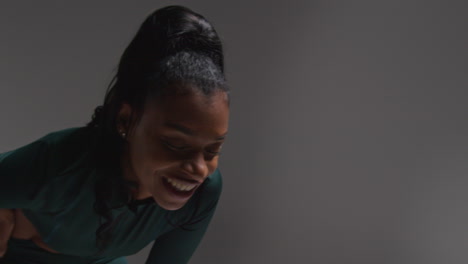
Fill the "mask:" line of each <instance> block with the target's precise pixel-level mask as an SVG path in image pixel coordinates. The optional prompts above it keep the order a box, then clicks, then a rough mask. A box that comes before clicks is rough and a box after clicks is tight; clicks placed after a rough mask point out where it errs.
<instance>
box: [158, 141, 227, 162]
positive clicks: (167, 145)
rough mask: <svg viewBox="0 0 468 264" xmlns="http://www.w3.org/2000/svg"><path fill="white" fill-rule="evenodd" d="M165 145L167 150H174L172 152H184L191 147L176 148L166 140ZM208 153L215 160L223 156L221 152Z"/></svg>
mask: <svg viewBox="0 0 468 264" xmlns="http://www.w3.org/2000/svg"><path fill="white" fill-rule="evenodd" d="M163 143H164V145H165V146H166V147H167V148H169V149H170V150H172V151H184V150H187V149H189V147H187V146H183V147H177V146H174V145H172V144H171V143H169V142H167V141H164V140H163ZM207 152H208V154H210V155H211V156H210V157H211V158H214V157H216V156H220V155H221V152H220V151H207Z"/></svg>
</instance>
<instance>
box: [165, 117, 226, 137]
mask: <svg viewBox="0 0 468 264" xmlns="http://www.w3.org/2000/svg"><path fill="white" fill-rule="evenodd" d="M164 125H165V126H166V127H169V128H172V129H175V130H177V131H179V132H181V133H183V134H185V135H188V136H195V132H193V131H192V130H191V129H190V128H188V127H185V126H183V125H180V124H176V123H172V122H165V123H164ZM226 135H227V132H226V133H224V134H223V135H222V136H220V137H217V138H216V140H217V141H219V140H224V139H225V138H226Z"/></svg>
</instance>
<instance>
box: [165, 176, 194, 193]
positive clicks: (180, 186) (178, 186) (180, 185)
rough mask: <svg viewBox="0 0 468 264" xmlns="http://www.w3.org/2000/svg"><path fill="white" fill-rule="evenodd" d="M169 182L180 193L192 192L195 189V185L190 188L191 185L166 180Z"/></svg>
mask: <svg viewBox="0 0 468 264" xmlns="http://www.w3.org/2000/svg"><path fill="white" fill-rule="evenodd" d="M166 180H167V182H169V183H170V184H171V185H172V186H173V187H174V188H176V189H177V190H179V191H184V192H186V191H191V190H192V189H193V188H195V185H193V186H190V185H185V184H183V183H181V182H180V181H177V180H174V179H169V178H166Z"/></svg>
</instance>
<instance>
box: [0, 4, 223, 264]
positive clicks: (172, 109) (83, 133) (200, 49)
mask: <svg viewBox="0 0 468 264" xmlns="http://www.w3.org/2000/svg"><path fill="white" fill-rule="evenodd" d="M228 118H229V91H228V87H227V85H226V83H225V78H224V69H223V52H222V46H221V42H220V40H219V37H218V35H217V34H216V31H215V30H214V28H213V27H212V26H211V25H210V24H209V23H208V22H207V21H206V20H205V18H204V17H203V16H201V15H199V14H197V13H195V12H193V11H191V10H189V9H187V8H184V7H181V6H169V7H165V8H162V9H159V10H156V11H155V12H154V13H152V14H151V15H150V16H149V17H148V18H147V19H146V20H145V21H144V22H143V24H142V25H141V27H140V29H139V30H138V33H137V34H136V36H135V37H134V39H133V40H132V42H131V43H130V45H129V46H128V47H127V48H126V50H125V52H124V53H123V55H122V58H121V60H120V63H119V67H118V71H117V74H116V76H115V78H114V80H113V81H112V82H111V85H110V86H109V89H108V91H107V94H106V97H105V100H104V104H103V105H102V106H99V107H97V108H96V110H95V113H94V115H93V118H92V120H91V122H89V123H88V124H87V125H86V126H85V127H76V128H69V129H65V130H61V131H56V132H53V133H50V134H48V135H46V136H44V137H42V138H40V139H38V140H36V141H34V142H32V143H30V144H28V145H26V146H24V147H21V148H19V149H16V150H13V151H10V152H6V153H3V154H0V208H2V209H3V210H2V212H3V213H4V214H3V216H4V218H3V219H5V215H6V216H7V214H5V212H11V210H5V209H14V211H15V226H14V229H13V230H12V233H11V237H10V238H9V241H8V245H7V250H6V253H5V255H4V257H3V258H2V261H0V263H17V264H23V263H44V264H45V263H47V264H53V263H62V264H63V263H68V264H73V263H113V264H115V263H126V260H125V258H124V256H128V255H132V254H135V253H137V252H138V251H139V250H141V249H142V248H144V247H145V246H146V245H148V244H149V243H151V242H152V241H154V246H153V248H152V249H151V253H150V255H149V257H148V260H147V263H155V264H156V263H157V264H161V263H168V264H169V263H170V264H178V263H187V262H188V260H189V259H190V257H191V255H192V253H193V252H194V250H195V249H196V247H197V245H198V244H199V243H200V241H201V239H202V237H203V235H204V233H205V231H206V229H207V227H208V224H209V222H210V220H211V218H212V216H213V214H214V211H215V208H216V205H217V201H218V199H219V195H220V192H221V175H220V172H219V170H218V169H217V165H218V158H219V152H220V149H221V147H222V144H223V142H224V139H225V136H226V133H227V129H228ZM0 218H1V217H0ZM11 219H12V218H10V222H11ZM10 227H11V225H9V226H8V225H7V226H6V227H5V228H4V230H6V231H2V232H3V234H2V235H3V237H5V234H6V233H8V232H9V231H8V230H11V228H10ZM0 250H1V248H0Z"/></svg>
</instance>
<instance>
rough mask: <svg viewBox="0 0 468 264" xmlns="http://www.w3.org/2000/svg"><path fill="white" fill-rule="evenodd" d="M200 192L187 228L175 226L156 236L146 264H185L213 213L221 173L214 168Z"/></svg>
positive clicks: (219, 190) (217, 198) (220, 184)
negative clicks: (196, 211) (196, 209)
mask: <svg viewBox="0 0 468 264" xmlns="http://www.w3.org/2000/svg"><path fill="white" fill-rule="evenodd" d="M209 178H211V179H210V182H209V183H208V184H207V185H206V186H205V187H206V188H204V189H203V192H202V193H201V208H202V209H201V210H200V213H199V214H198V215H197V217H196V219H194V221H192V224H190V225H185V226H184V227H185V228H186V229H188V230H185V228H184V229H181V228H176V229H174V230H172V231H169V232H168V233H166V234H164V235H162V236H160V237H158V238H157V239H156V240H155V241H154V244H153V247H152V248H151V251H150V254H149V256H148V259H147V261H146V264H186V263H188V261H189V260H190V258H191V257H192V255H193V253H194V252H195V249H197V247H198V245H199V244H200V241H201V240H202V238H203V236H204V234H205V232H206V230H207V229H208V225H209V224H210V221H211V219H212V217H213V215H214V213H215V210H216V206H217V204H218V200H219V197H220V195H221V190H222V181H221V173H220V172H219V170H216V171H215V173H213V174H212V175H210V177H209Z"/></svg>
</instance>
